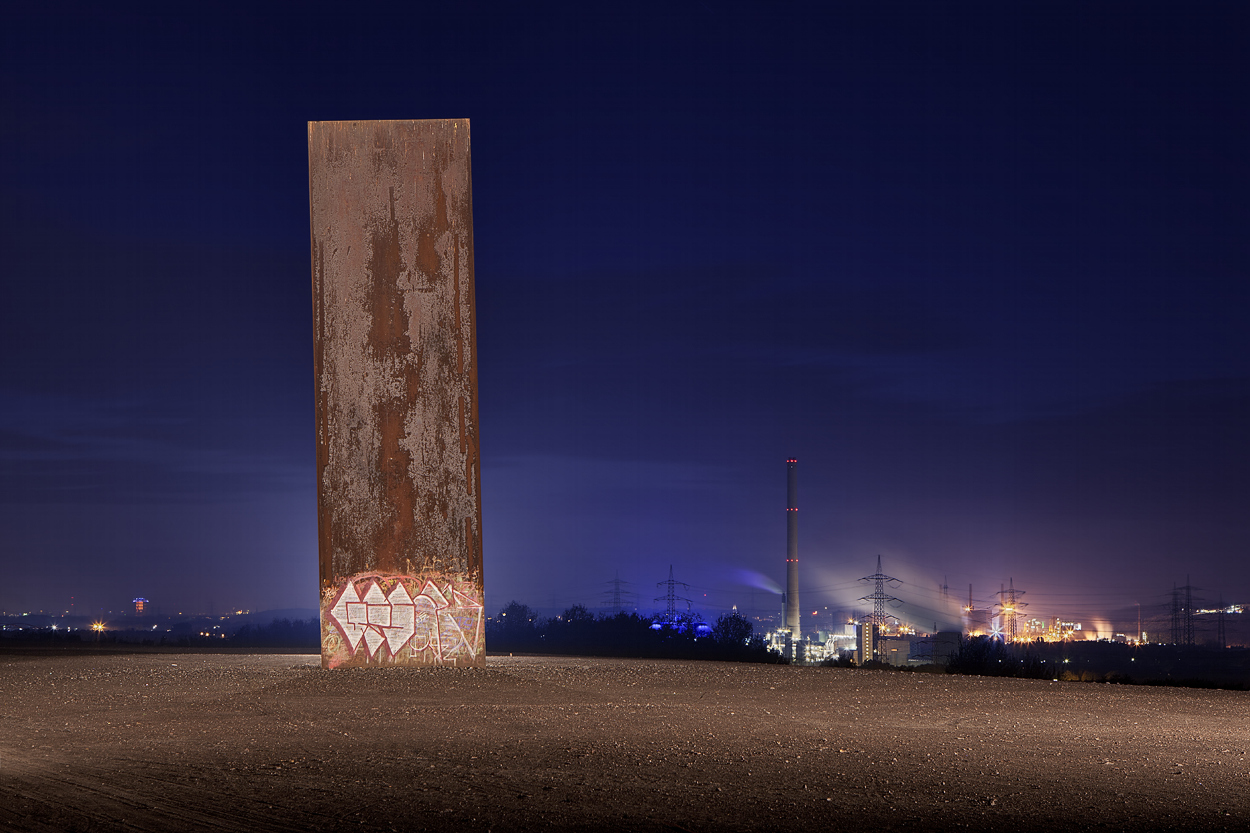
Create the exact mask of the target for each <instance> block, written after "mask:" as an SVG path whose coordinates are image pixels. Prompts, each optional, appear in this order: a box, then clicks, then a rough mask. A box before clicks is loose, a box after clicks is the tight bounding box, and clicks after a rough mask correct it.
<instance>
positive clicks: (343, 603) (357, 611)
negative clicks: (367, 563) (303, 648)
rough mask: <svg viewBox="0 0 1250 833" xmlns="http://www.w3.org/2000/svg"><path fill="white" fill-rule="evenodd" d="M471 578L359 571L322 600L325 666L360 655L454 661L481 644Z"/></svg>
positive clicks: (467, 657) (472, 654)
mask: <svg viewBox="0 0 1250 833" xmlns="http://www.w3.org/2000/svg"><path fill="white" fill-rule="evenodd" d="M476 589H477V588H476V586H475V584H474V583H473V582H471V581H464V580H457V579H446V578H441V579H440V578H430V577H415V576H380V575H359V576H354V577H352V578H351V579H348V580H346V581H344V582H343V584H342V586H341V587H339V588H338V589H337V590H333V591H330V592H327V594H326V595H325V596H324V597H323V599H322V606H321V627H322V645H323V647H324V648H325V651H326V654H327V657H326V659H327V665H328V666H329V667H334V666H336V665H341V664H343V663H344V662H346V661H349V660H351V659H355V660H356V661H359V660H360V659H362V657H360V656H358V652H363V654H364V658H366V659H365V661H366V662H367V661H377V662H382V663H387V664H419V665H456V664H459V663H460V662H463V661H472V660H475V659H477V657H478V656H479V654H480V653H481V652H482V651H483V650H484V649H485V637H484V633H483V628H482V610H483V607H482V602H481V601H480V600H479V599H477V598H475V593H476Z"/></svg>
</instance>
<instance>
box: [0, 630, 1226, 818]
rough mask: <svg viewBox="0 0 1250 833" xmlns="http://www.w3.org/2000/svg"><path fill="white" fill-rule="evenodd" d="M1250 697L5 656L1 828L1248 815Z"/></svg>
mask: <svg viewBox="0 0 1250 833" xmlns="http://www.w3.org/2000/svg"><path fill="white" fill-rule="evenodd" d="M1248 745H1250V695H1248V694H1246V693H1244V692H1227V691H1202V690H1189V689H1162V688H1148V687H1138V686H1115V685H1103V684H1090V683H1062V682H1047V681H1036V680H1014V679H993V678H979V677H956V676H938V675H929V674H901V673H888V672H880V671H860V670H851V669H832V668H790V667H784V666H763V665H744V664H728V663H705V662H680V661H661V660H612V659H582V658H570V657H508V656H501V657H495V656H492V657H490V658H489V660H488V662H487V667H486V669H485V670H480V669H479V670H473V669H417V670H412V669H355V670H337V671H322V670H321V668H320V667H319V665H318V657H316V656H291V655H268V656H266V655H206V654H135V655H116V654H115V655H95V656H89V655H88V656H29V655H15V654H11V653H10V654H4V655H0V829H4V830H40V831H42V830H47V831H75V830H81V831H87V830H92V831H97V830H98V831H110V830H162V831H163V830H251V831H277V830H292V831H294V830H538V829H561V828H564V829H568V828H575V829H587V830H590V829H613V830H874V831H877V830H947V829H962V828H977V829H984V830H989V829H995V830H1013V831H1019V830H1076V829H1080V830H1084V829H1112V830H1121V829H1125V830H1159V829H1165V830H1166V829H1172V830H1247V829H1250V759H1248V758H1247V746H1248Z"/></svg>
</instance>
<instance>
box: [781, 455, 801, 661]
mask: <svg viewBox="0 0 1250 833" xmlns="http://www.w3.org/2000/svg"><path fill="white" fill-rule="evenodd" d="M798 464H799V461H798V460H796V459H794V458H793V457H791V458H790V459H789V460H786V619H785V621H784V622H783V623H782V625H783V626H784V627H787V628H789V629H790V635H791V637H792V638H793V639H795V640H796V641H797V640H798V639H799V630H800V629H799V477H798V472H797V469H798Z"/></svg>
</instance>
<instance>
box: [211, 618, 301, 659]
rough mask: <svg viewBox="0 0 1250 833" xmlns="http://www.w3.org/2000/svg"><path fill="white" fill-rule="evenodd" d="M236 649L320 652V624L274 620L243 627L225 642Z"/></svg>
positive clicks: (293, 620) (298, 620)
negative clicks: (254, 648) (282, 649)
mask: <svg viewBox="0 0 1250 833" xmlns="http://www.w3.org/2000/svg"><path fill="white" fill-rule="evenodd" d="M227 641H228V642H230V644H231V645H235V646H238V647H245V648H249V647H257V648H302V649H305V650H307V651H309V652H312V653H317V652H319V651H320V650H321V622H320V621H319V620H317V619H274V620H273V621H272V622H270V623H269V624H268V625H244V626H243V627H241V628H239V629H238V630H237V631H235V632H234V633H233V634H232V635H231V636H230V638H229V639H228V640H227Z"/></svg>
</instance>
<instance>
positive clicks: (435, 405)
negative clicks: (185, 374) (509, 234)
mask: <svg viewBox="0 0 1250 833" xmlns="http://www.w3.org/2000/svg"><path fill="white" fill-rule="evenodd" d="M308 195H309V206H310V218H311V233H312V284H313V318H314V350H315V360H314V361H315V374H316V411H317V523H318V546H319V550H320V566H321V663H322V665H323V666H324V667H327V668H333V667H336V666H342V665H366V664H383V665H390V664H394V665H482V664H484V662H485V650H484V649H485V636H484V634H483V616H482V600H483V595H482V538H481V535H482V513H481V489H480V483H481V475H480V471H479V465H478V421H477V352H476V349H475V342H474V303H473V201H472V193H471V188H470V165H469V122H468V120H467V119H455V120H445V121H444V120H439V121H354V122H353V121H344V122H309V124H308Z"/></svg>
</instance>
